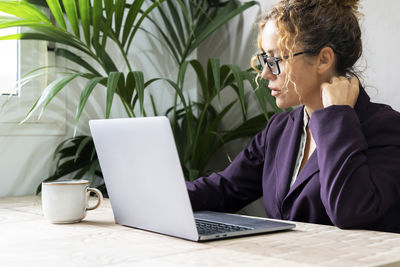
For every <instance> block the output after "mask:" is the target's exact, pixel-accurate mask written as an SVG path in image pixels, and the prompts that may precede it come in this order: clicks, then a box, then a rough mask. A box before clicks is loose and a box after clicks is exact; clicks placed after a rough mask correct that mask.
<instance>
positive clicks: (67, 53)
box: [56, 48, 101, 76]
mask: <svg viewBox="0 0 400 267" xmlns="http://www.w3.org/2000/svg"><path fill="white" fill-rule="evenodd" d="M56 55H57V56H61V57H64V58H66V59H68V60H70V61H72V62H74V63H76V64H78V65H79V66H81V67H84V68H85V69H87V70H88V71H90V72H91V73H93V74H95V75H97V76H101V74H100V73H99V72H98V71H97V70H96V69H94V68H93V67H92V66H91V65H90V64H89V63H87V62H86V61H85V60H83V59H82V58H81V57H80V56H78V55H77V54H75V53H72V52H71V51H69V50H67V49H64V48H57V49H56Z"/></svg>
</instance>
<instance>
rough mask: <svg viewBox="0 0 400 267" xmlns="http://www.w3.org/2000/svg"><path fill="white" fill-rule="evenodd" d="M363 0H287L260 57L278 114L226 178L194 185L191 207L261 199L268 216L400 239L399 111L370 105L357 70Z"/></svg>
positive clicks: (265, 33) (269, 26) (270, 23)
mask: <svg viewBox="0 0 400 267" xmlns="http://www.w3.org/2000/svg"><path fill="white" fill-rule="evenodd" d="M357 10H358V1H357V0H326V1H320V0H282V1H280V2H279V3H278V4H277V5H276V6H275V7H273V8H272V9H271V10H270V11H269V13H268V14H267V15H266V16H265V18H264V19H263V21H262V23H261V27H260V34H259V40H258V41H259V42H258V43H259V48H260V50H261V51H262V53H261V54H259V55H258V59H259V60H260V63H261V65H262V66H263V70H262V72H261V73H260V75H261V77H262V78H264V79H268V80H269V85H268V87H269V89H270V90H271V94H272V95H273V96H274V97H275V98H276V103H277V105H278V106H279V107H280V108H287V107H291V106H295V105H301V106H300V107H298V108H296V109H294V110H293V111H290V112H282V113H279V114H276V115H275V116H273V117H272V118H271V119H270V120H269V122H268V124H267V126H266V128H265V129H264V130H263V131H262V132H260V133H259V134H257V135H256V136H255V137H254V139H253V140H252V142H251V144H250V145H249V147H248V148H247V149H245V150H243V151H242V152H241V153H240V154H239V155H238V156H237V157H236V158H235V160H234V161H233V162H232V163H231V165H230V166H228V167H227V168H226V169H225V170H224V171H222V172H219V173H213V174H212V175H210V176H209V177H202V178H199V179H197V180H196V181H194V182H188V183H187V188H188V191H189V196H190V199H191V202H192V206H193V209H194V210H201V209H208V210H217V211H226V212H234V211H237V210H238V209H240V208H242V207H243V206H245V205H246V204H249V203H250V202H252V201H253V200H255V199H257V198H259V197H261V196H262V197H263V200H264V206H265V211H266V214H267V216H268V217H270V218H277V219H285V220H295V221H304V222H310V223H321V224H330V225H336V226H338V227H340V228H361V229H374V230H381V231H391V232H399V233H400V114H399V113H397V112H396V111H394V110H392V109H391V108H390V107H389V106H387V105H382V104H375V103H371V102H370V99H369V97H368V95H367V94H366V92H365V91H364V89H363V88H362V86H361V85H360V83H359V80H358V79H357V78H356V76H355V72H354V71H353V66H354V64H355V63H356V61H357V60H358V58H359V57H360V56H361V54H362V45H361V31H360V27H359V23H358V18H357V16H358V11H357Z"/></svg>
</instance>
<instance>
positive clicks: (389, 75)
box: [0, 0, 400, 197]
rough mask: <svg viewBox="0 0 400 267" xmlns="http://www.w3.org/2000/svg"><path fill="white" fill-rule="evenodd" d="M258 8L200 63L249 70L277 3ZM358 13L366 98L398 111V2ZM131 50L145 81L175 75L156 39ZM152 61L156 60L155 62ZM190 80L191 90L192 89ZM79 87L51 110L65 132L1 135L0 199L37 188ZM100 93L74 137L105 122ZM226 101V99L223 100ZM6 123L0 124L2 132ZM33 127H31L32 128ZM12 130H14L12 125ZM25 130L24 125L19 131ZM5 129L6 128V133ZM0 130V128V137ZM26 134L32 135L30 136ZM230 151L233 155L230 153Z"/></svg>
mask: <svg viewBox="0 0 400 267" xmlns="http://www.w3.org/2000/svg"><path fill="white" fill-rule="evenodd" d="M259 2H260V5H261V8H260V7H252V8H251V9H250V10H248V11H246V12H245V13H244V14H243V15H241V16H240V17H238V18H236V19H234V21H233V22H232V23H231V24H230V25H229V26H224V27H223V28H222V29H221V30H220V31H219V32H217V33H216V34H214V35H213V36H211V37H210V38H209V39H208V40H207V41H206V42H205V43H204V44H203V45H202V46H201V47H200V48H199V50H198V57H199V58H200V59H201V60H202V61H203V62H205V61H206V60H207V59H208V58H209V57H219V58H221V62H222V63H235V64H238V65H240V66H241V67H242V68H247V67H248V66H249V61H250V58H251V56H252V55H253V54H254V53H255V52H256V51H257V48H256V45H255V37H256V30H257V27H256V26H255V25H254V23H255V21H256V19H257V16H259V15H260V12H261V11H262V10H266V9H267V8H268V7H269V6H271V5H272V4H273V3H276V2H277V1H268V0H262V1H261V0H260V1H259ZM361 3H362V6H363V8H362V12H363V13H364V15H365V17H364V19H363V21H362V28H363V34H364V35H363V40H364V57H363V59H362V60H361V61H360V66H361V67H362V68H365V72H364V73H365V75H364V83H365V84H366V85H367V86H368V88H367V91H368V92H369V93H370V95H371V97H372V98H373V99H374V100H376V101H379V102H385V103H388V104H390V105H392V106H393V107H394V108H395V109H397V110H400V96H399V94H397V89H398V87H399V86H398V84H399V82H398V81H397V79H396V78H397V72H398V70H399V67H398V62H400V54H399V53H398V49H397V46H398V44H399V43H400V34H399V33H398V31H397V29H396V27H398V25H400V16H398V14H397V11H398V10H400V2H399V1H397V0H385V1H378V0H364V1H361ZM135 42H136V49H135V50H134V51H133V52H132V55H131V58H132V62H133V64H134V66H135V68H137V69H141V70H143V71H144V72H145V79H149V78H152V77H154V76H157V75H158V74H160V76H164V77H165V76H166V77H170V78H172V79H174V78H175V76H176V66H174V64H173V63H171V62H172V59H171V58H170V57H169V56H167V57H165V55H168V52H166V51H164V50H163V49H162V45H161V44H160V43H158V42H157V41H156V40H155V39H151V41H149V40H148V39H147V38H146V37H144V36H143V35H142V36H140V37H138V38H137V39H136V41H135ZM154 58H157V60H156V61H155V60H154ZM194 83H195V82H194V81H192V86H193V87H194ZM81 88H82V82H75V83H74V84H73V86H71V88H70V89H69V90H68V91H67V92H66V96H64V97H65V98H66V100H63V97H61V100H60V101H61V102H59V107H63V106H65V107H64V112H59V111H57V110H59V109H58V108H59V107H57V108H55V110H56V111H55V112H54V113H53V114H54V115H55V118H54V119H53V121H55V122H59V123H62V124H63V125H64V126H65V129H64V130H62V129H58V130H55V131H54V134H51V135H49V132H48V131H47V130H46V129H45V127H43V129H42V130H40V127H37V126H38V125H39V124H38V123H36V124H35V123H33V124H32V125H31V126H32V127H33V128H35V130H26V131H23V132H24V134H23V135H18V134H14V133H12V132H10V134H3V135H0V148H1V153H0V170H1V172H0V197H3V196H11V195H24V194H32V193H33V192H34V191H35V188H36V186H37V184H39V183H40V181H41V180H42V179H43V178H44V177H46V176H47V175H48V174H49V172H50V168H51V166H52V160H51V157H52V153H53V151H54V149H55V146H56V145H57V144H58V143H59V142H60V141H61V140H63V139H65V138H67V137H70V136H71V135H72V129H73V128H72V121H73V120H72V117H73V114H74V112H75V108H76V106H75V105H76V99H77V96H78V95H79V93H80V89H81ZM151 90H152V92H153V94H156V93H157V94H159V95H160V96H161V98H159V99H163V101H160V102H159V104H160V105H162V107H163V108H161V109H165V108H166V107H168V106H170V104H171V103H172V102H171V101H172V100H171V98H170V96H171V94H172V90H171V89H169V88H168V87H167V85H165V84H162V83H160V84H155V85H154V86H153V88H152V89H151ZM97 91H99V92H98V93H97V94H96V95H95V96H94V97H92V99H91V100H90V102H89V104H88V107H87V109H86V111H85V113H84V114H83V117H82V119H81V123H80V124H79V125H80V128H79V132H78V134H79V133H85V134H87V133H88V127H87V121H88V119H95V118H102V117H104V103H105V94H104V90H102V89H99V90H97ZM225 97H226V98H229V96H225ZM251 102H252V104H251V105H250V107H249V109H250V112H251V113H255V112H256V110H257V103H256V100H254V99H253V100H252V101H251ZM5 116H7V115H6V114H5V113H4V111H3V112H1V113H0V122H1V120H2V119H3V118H5ZM121 116H125V113H124V112H123V110H122V108H121V107H120V106H118V103H117V101H116V105H115V106H114V108H113V111H112V117H121ZM236 116H237V115H236V114H233V115H232V116H231V117H230V118H229V119H228V120H227V121H226V122H225V123H226V124H227V125H228V124H235V123H236V119H235V118H236ZM4 125H5V124H1V123H0V128H1V127H6V126H4ZM35 126H36V127H35ZM13 127H16V126H13ZM22 127H26V129H28V128H29V127H28V126H22ZM7 129H8V128H7ZM1 131H2V129H0V134H1ZM29 132H31V133H32V134H30V133H29ZM232 150H237V149H236V148H232Z"/></svg>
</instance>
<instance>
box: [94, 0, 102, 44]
mask: <svg viewBox="0 0 400 267" xmlns="http://www.w3.org/2000/svg"><path fill="white" fill-rule="evenodd" d="M102 3H103V1H101V0H95V1H93V15H92V26H93V46H94V49H95V50H96V51H99V46H100V41H99V40H100V37H99V34H100V21H101V18H102V11H103V5H102Z"/></svg>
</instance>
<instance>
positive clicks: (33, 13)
mask: <svg viewBox="0 0 400 267" xmlns="http://www.w3.org/2000/svg"><path fill="white" fill-rule="evenodd" d="M0 11H2V12H4V13H7V14H10V15H14V16H16V17H18V18H21V19H28V20H36V21H38V22H43V23H47V24H51V21H50V20H49V19H48V18H47V17H46V15H45V14H43V13H42V11H40V9H38V8H37V7H35V6H34V5H31V4H29V3H27V2H26V1H21V2H19V1H1V2H0Z"/></svg>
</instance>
